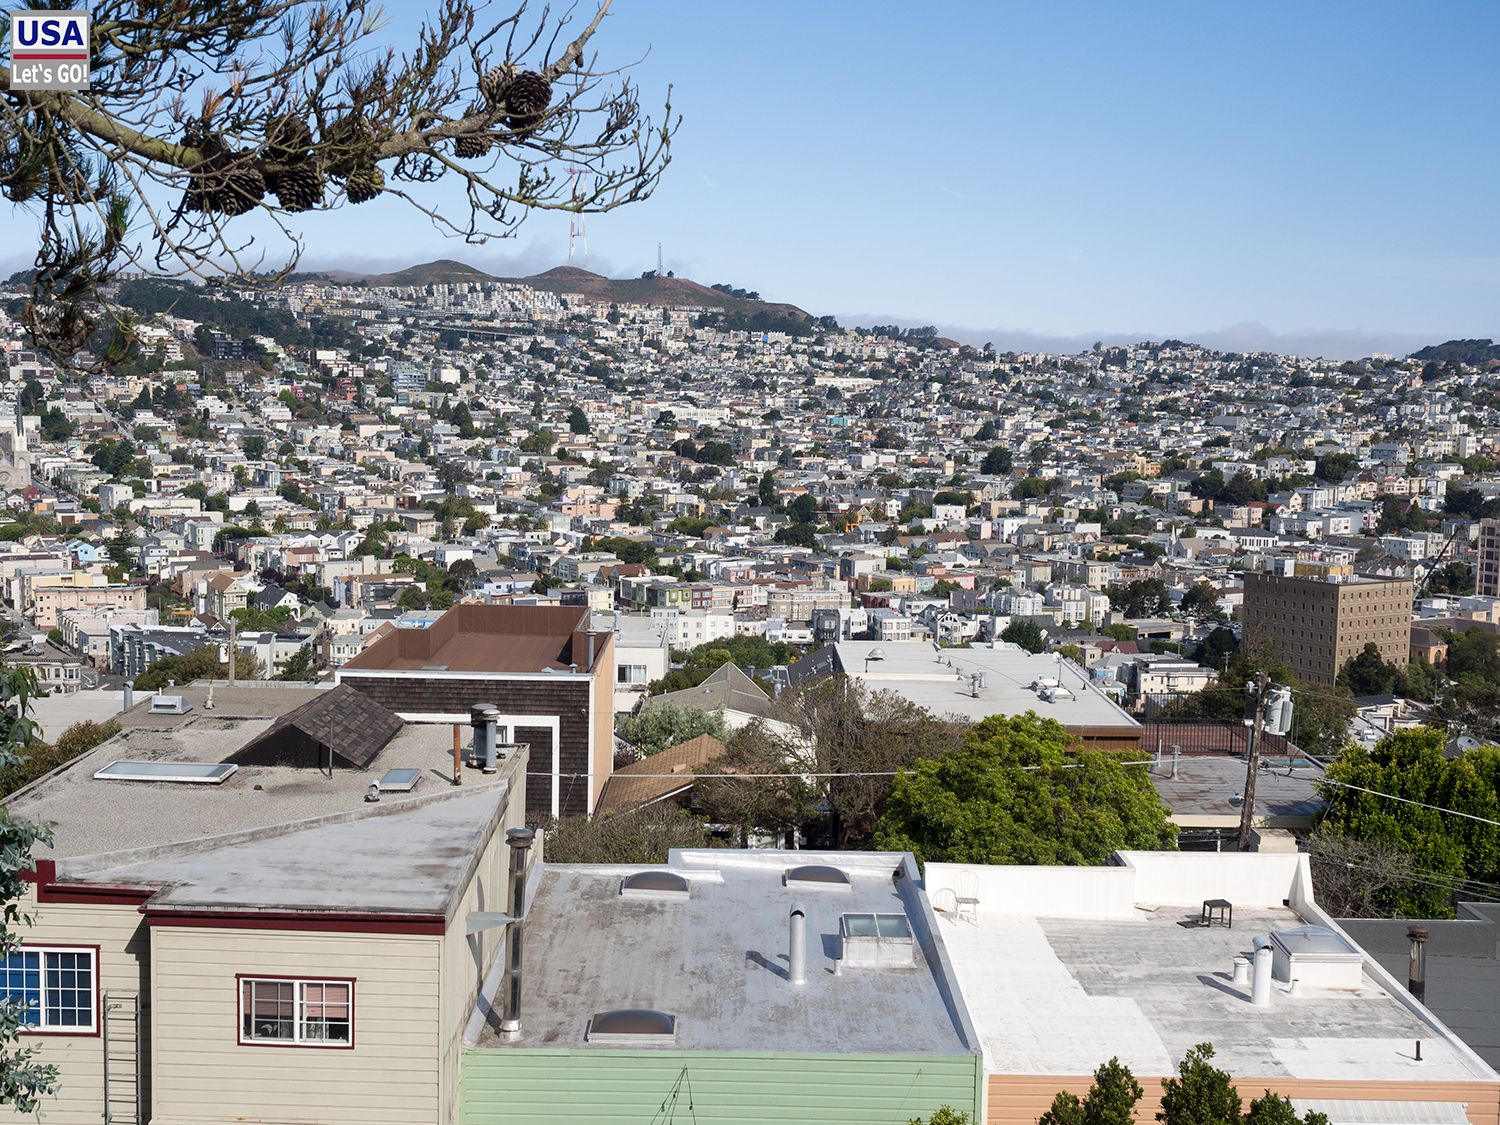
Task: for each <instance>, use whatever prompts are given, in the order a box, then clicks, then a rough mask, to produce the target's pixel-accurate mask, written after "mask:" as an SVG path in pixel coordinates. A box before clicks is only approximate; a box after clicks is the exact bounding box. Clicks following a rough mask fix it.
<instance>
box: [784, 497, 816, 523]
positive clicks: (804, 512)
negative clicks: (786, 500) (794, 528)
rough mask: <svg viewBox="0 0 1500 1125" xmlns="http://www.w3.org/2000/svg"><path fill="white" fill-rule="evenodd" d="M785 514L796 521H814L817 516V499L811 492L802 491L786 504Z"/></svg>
mask: <svg viewBox="0 0 1500 1125" xmlns="http://www.w3.org/2000/svg"><path fill="white" fill-rule="evenodd" d="M786 514H787V515H789V516H791V517H792V519H793V520H794V521H796V522H797V523H815V522H816V521H817V518H818V501H817V500H816V499H815V498H814V497H813V494H812V493H810V492H804V493H802V494H801V495H799V496H797V497H796V498H795V499H794V500H793V501H792V502H791V503H790V504H788V505H787V506H786Z"/></svg>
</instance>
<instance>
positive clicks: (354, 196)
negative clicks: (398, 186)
mask: <svg viewBox="0 0 1500 1125" xmlns="http://www.w3.org/2000/svg"><path fill="white" fill-rule="evenodd" d="M383 190H385V173H384V172H382V171H381V170H380V168H379V167H378V166H376V165H374V164H371V165H369V166H368V167H365V168H356V169H355V170H354V171H353V172H351V173H349V178H348V179H347V180H345V181H344V194H345V195H347V196H348V197H349V202H350V203H368V202H370V200H372V199H374V198H375V197H376V196H377V195H379V194H380V193H381V192H382V191H383Z"/></svg>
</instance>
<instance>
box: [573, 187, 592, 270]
mask: <svg viewBox="0 0 1500 1125" xmlns="http://www.w3.org/2000/svg"><path fill="white" fill-rule="evenodd" d="M587 174H588V169H587V168H579V167H578V166H577V165H572V164H570V165H569V166H568V176H569V177H570V178H571V179H572V181H573V198H574V199H575V200H576V199H578V197H579V191H578V186H579V183H578V182H579V180H580V179H581V178H582V177H583V176H586V175H587ZM575 257H577V258H578V259H579V260H581V261H584V262H587V261H588V260H589V228H588V223H587V222H586V221H585V220H584V217H583V212H582V211H579V212H578V213H577V214H575V215H573V216H572V218H570V219H569V220H568V264H569V265H571V264H572V262H573V259H574V258H575Z"/></svg>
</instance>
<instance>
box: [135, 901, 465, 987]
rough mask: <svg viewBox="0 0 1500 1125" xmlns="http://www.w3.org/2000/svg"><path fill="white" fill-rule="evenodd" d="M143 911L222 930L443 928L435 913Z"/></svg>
mask: <svg viewBox="0 0 1500 1125" xmlns="http://www.w3.org/2000/svg"><path fill="white" fill-rule="evenodd" d="M145 914H146V923H147V925H151V926H192V927H198V928H211V929H226V930H295V931H299V932H302V933H319V934H417V935H421V936H423V937H441V936H442V934H443V933H444V932H445V931H446V929H447V927H446V923H445V922H444V921H443V918H442V916H441V915H439V914H272V913H268V912H266V911H261V910H152V909H151V908H150V907H149V906H148V907H147V908H146V910H145ZM261 979H263V980H269V979H271V978H269V977H263V978H261ZM294 979H297V980H306V979H308V978H306V977H297V978H294ZM328 979H330V980H332V979H334V978H332V977H330V978H328Z"/></svg>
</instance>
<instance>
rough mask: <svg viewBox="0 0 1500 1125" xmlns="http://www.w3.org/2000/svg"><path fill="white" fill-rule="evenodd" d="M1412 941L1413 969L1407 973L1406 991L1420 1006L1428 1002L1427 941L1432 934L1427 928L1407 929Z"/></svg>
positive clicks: (1413, 927)
mask: <svg viewBox="0 0 1500 1125" xmlns="http://www.w3.org/2000/svg"><path fill="white" fill-rule="evenodd" d="M1406 936H1407V938H1408V939H1409V940H1410V941H1411V967H1410V968H1408V969H1407V971H1406V990H1407V991H1408V992H1410V993H1411V995H1412V999H1414V1000H1415V1001H1416V1002H1417V1003H1418V1004H1425V1003H1426V1002H1427V939H1428V938H1429V937H1431V936H1432V932H1431V931H1430V930H1429V929H1428V928H1427V927H1426V926H1408V927H1406Z"/></svg>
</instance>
